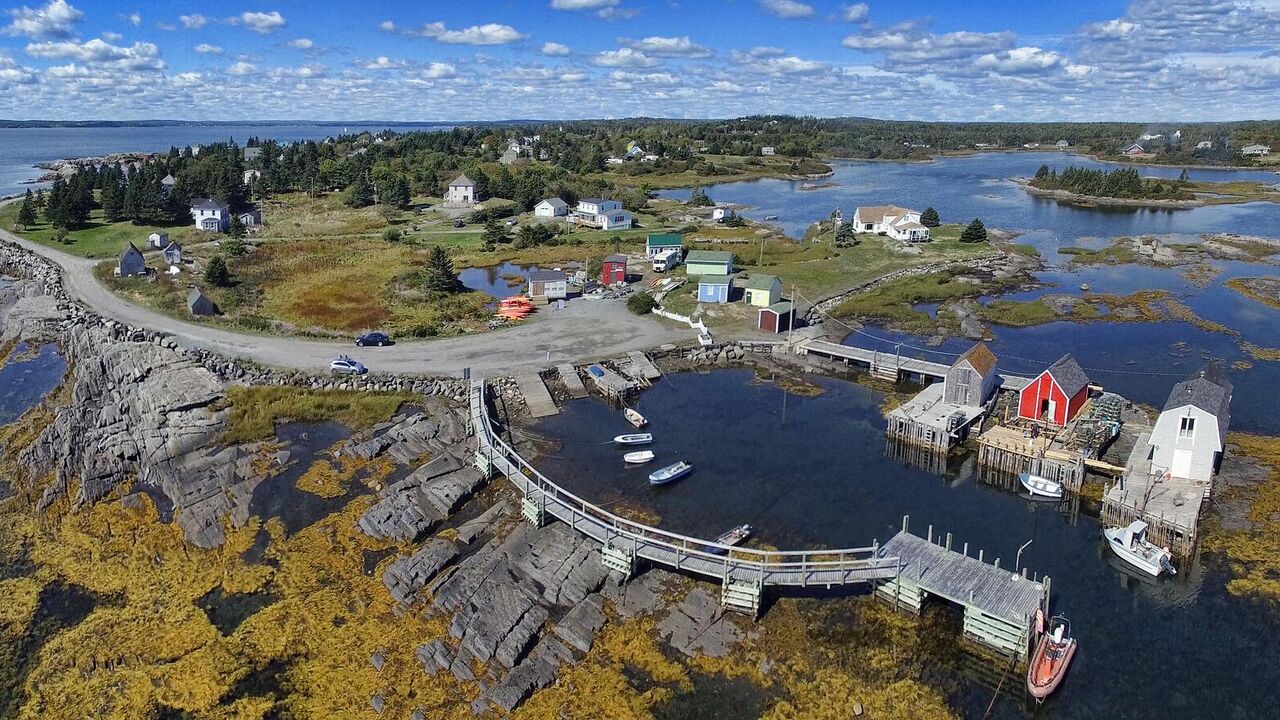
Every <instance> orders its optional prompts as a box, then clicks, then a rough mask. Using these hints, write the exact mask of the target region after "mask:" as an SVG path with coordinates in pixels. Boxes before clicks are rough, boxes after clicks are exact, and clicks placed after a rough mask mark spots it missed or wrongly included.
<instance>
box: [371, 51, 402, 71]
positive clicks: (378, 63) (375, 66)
mask: <svg viewBox="0 0 1280 720" xmlns="http://www.w3.org/2000/svg"><path fill="white" fill-rule="evenodd" d="M360 67H362V68H364V69H365V70H394V69H395V68H399V67H404V63H403V62H400V61H399V60H392V59H391V58H389V57H387V56H386V55H379V56H378V57H376V58H374V59H372V60H368V61H365V62H364V63H362V64H361V65H360Z"/></svg>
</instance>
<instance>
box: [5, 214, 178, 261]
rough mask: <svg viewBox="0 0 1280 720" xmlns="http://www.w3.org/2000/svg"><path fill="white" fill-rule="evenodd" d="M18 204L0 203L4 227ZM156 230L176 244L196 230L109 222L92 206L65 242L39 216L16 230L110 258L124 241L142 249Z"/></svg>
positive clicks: (10, 224)
mask: <svg viewBox="0 0 1280 720" xmlns="http://www.w3.org/2000/svg"><path fill="white" fill-rule="evenodd" d="M20 206H21V203H10V204H8V205H5V206H4V207H0V227H3V228H5V229H6V230H12V229H13V225H14V222H15V221H16V220H17V219H18V210H19V207H20ZM157 231H161V232H167V233H169V238H170V239H171V240H175V241H177V242H178V243H179V244H185V243H186V241H187V238H188V237H189V236H193V235H196V234H197V231H196V229H195V228H194V227H192V226H190V225H180V226H176V227H156V226H150V225H134V224H133V223H130V222H118V223H109V222H107V221H105V220H103V218H102V211H101V210H94V211H93V212H91V213H90V214H89V224H88V226H87V227H85V228H82V229H79V230H73V231H71V232H70V233H68V236H67V237H68V240H69V242H66V243H60V242H58V241H57V240H55V239H54V237H53V234H54V229H53V226H52V225H50V224H49V223H47V222H44V221H43V220H42V221H41V222H38V223H36V224H35V225H32V226H31V227H29V228H27V229H25V230H23V231H21V232H19V233H18V234H19V235H21V236H22V237H24V238H26V239H27V240H31V241H33V242H38V243H40V244H41V245H48V246H49V247H54V248H58V249H59V250H62V251H64V252H68V253H70V254H72V255H79V256H80V257H87V258H110V257H118V256H119V255H120V252H121V251H122V250H123V249H124V244H125V243H127V242H132V243H133V244H134V245H137V246H138V248H139V249H143V248H144V246H145V245H146V244H147V236H148V235H150V234H151V233H153V232H157Z"/></svg>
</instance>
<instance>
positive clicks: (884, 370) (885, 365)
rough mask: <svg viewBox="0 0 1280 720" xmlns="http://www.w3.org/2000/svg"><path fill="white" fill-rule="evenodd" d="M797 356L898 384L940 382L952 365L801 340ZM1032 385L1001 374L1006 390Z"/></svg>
mask: <svg viewBox="0 0 1280 720" xmlns="http://www.w3.org/2000/svg"><path fill="white" fill-rule="evenodd" d="M795 352H796V354H798V355H818V356H821V357H826V358H831V359H833V360H840V361H842V362H844V363H845V364H846V365H854V364H856V365H858V366H859V367H865V368H866V369H867V370H868V371H869V372H870V373H871V374H872V375H874V376H876V377H879V378H884V379H886V380H894V381H897V380H898V379H899V378H901V377H902V376H903V375H904V374H905V375H907V376H908V377H910V376H912V375H915V376H919V377H921V378H932V379H935V380H941V379H942V378H944V377H946V375H947V370H949V369H950V368H951V366H950V365H947V364H944V363H938V362H932V361H930V360H921V359H919V358H913V357H903V356H902V355H900V354H898V353H892V352H884V351H882V350H871V349H868V348H861V347H856V346H853V345H841V344H840V343H833V342H830V341H829V340H802V341H800V342H798V343H796V346H795ZM1029 382H1031V379H1030V378H1025V377H1022V376H1020V375H1010V374H1008V373H1000V386H1001V387H1002V388H1004V389H1006V390H1021V389H1022V388H1024V387H1026V386H1027V383H1029Z"/></svg>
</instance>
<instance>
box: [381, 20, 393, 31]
mask: <svg viewBox="0 0 1280 720" xmlns="http://www.w3.org/2000/svg"><path fill="white" fill-rule="evenodd" d="M378 29H379V30H381V31H382V32H395V31H396V24H395V23H393V22H391V21H390V20H383V21H382V22H380V23H378Z"/></svg>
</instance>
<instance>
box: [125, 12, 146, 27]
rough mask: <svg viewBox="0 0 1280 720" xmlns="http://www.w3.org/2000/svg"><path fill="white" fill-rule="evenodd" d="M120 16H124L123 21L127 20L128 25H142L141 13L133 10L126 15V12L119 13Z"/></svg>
mask: <svg viewBox="0 0 1280 720" xmlns="http://www.w3.org/2000/svg"><path fill="white" fill-rule="evenodd" d="M120 17H122V18H124V19H125V21H127V22H128V23H129V24H130V25H132V26H134V27H142V14H141V13H136V12H133V13H128V14H127V15H126V14H121V15H120Z"/></svg>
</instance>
